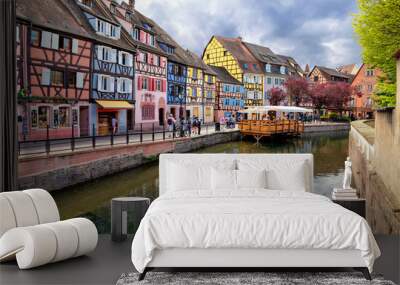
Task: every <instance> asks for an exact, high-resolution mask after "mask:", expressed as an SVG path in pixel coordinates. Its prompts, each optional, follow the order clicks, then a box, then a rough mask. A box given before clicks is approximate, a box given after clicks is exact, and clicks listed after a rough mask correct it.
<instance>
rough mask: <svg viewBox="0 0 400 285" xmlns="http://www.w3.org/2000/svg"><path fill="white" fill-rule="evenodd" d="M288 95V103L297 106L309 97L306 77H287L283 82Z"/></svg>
mask: <svg viewBox="0 0 400 285" xmlns="http://www.w3.org/2000/svg"><path fill="white" fill-rule="evenodd" d="M284 86H285V88H286V93H287V95H288V97H289V105H295V106H299V105H300V104H301V103H305V102H307V101H309V99H310V88H309V83H308V81H307V79H305V78H303V77H298V76H291V77H289V78H288V79H287V80H286V81H285V84H284Z"/></svg>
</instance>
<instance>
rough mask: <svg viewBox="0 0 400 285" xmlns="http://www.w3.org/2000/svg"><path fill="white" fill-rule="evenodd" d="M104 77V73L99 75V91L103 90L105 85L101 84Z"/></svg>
mask: <svg viewBox="0 0 400 285" xmlns="http://www.w3.org/2000/svg"><path fill="white" fill-rule="evenodd" d="M102 78H103V75H100V74H99V75H98V76H97V90H98V91H103V86H102V84H101V82H102Z"/></svg>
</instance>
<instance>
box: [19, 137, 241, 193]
mask: <svg viewBox="0 0 400 285" xmlns="http://www.w3.org/2000/svg"><path fill="white" fill-rule="evenodd" d="M239 138H240V134H239V132H238V131H234V132H224V133H222V132H221V133H214V134H210V135H204V136H201V137H195V138H191V139H188V138H184V139H178V140H174V141H172V140H169V141H161V142H154V143H153V142H151V143H144V144H141V145H130V146H114V147H107V148H97V149H96V150H86V151H76V152H73V153H65V154H53V155H49V156H43V157H33V158H24V159H21V160H20V161H19V165H18V166H19V169H18V170H19V179H18V185H19V189H28V188H44V189H46V190H48V191H54V190H58V189H62V188H65V187H68V186H72V185H75V184H78V183H82V182H85V181H90V180H92V179H95V178H99V177H102V176H106V175H111V174H114V173H117V172H120V171H123V170H127V169H130V168H134V167H138V166H140V165H143V164H145V163H147V162H149V161H153V160H155V159H157V156H158V155H159V154H160V153H165V152H178V153H180V152H190V151H193V150H196V149H199V148H203V147H207V146H212V145H215V144H218V143H224V142H230V141H236V140H238V139H239Z"/></svg>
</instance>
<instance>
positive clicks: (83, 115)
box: [79, 106, 89, 137]
mask: <svg viewBox="0 0 400 285" xmlns="http://www.w3.org/2000/svg"><path fill="white" fill-rule="evenodd" d="M79 129H80V134H81V137H84V136H88V135H89V107H87V106H84V107H80V108H79Z"/></svg>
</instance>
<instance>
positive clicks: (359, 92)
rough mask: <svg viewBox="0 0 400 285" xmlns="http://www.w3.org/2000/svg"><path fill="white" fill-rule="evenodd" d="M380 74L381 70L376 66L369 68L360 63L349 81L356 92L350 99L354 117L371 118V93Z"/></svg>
mask: <svg viewBox="0 0 400 285" xmlns="http://www.w3.org/2000/svg"><path fill="white" fill-rule="evenodd" d="M380 76H382V72H381V71H380V70H379V69H377V68H371V67H370V66H369V65H368V64H362V66H361V67H360V69H359V70H358V72H357V73H356V75H355V77H354V79H353V82H352V83H351V86H352V87H353V88H354V89H355V90H356V92H355V94H354V95H353V96H352V98H351V101H350V107H351V110H352V113H353V116H354V117H355V118H356V119H367V118H368V119H371V118H373V115H374V113H373V100H372V95H373V92H374V90H375V86H376V83H377V82H378V78H379V77H380Z"/></svg>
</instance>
